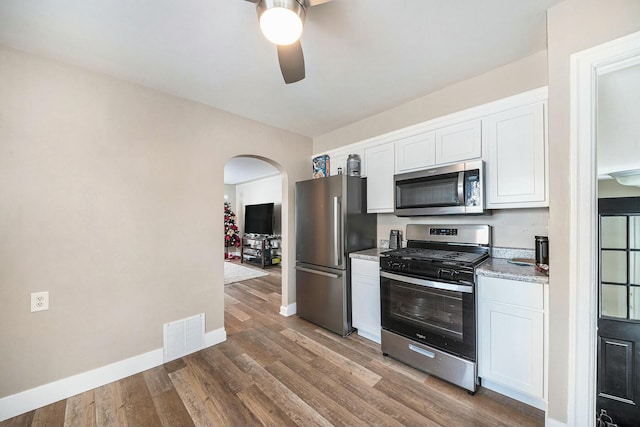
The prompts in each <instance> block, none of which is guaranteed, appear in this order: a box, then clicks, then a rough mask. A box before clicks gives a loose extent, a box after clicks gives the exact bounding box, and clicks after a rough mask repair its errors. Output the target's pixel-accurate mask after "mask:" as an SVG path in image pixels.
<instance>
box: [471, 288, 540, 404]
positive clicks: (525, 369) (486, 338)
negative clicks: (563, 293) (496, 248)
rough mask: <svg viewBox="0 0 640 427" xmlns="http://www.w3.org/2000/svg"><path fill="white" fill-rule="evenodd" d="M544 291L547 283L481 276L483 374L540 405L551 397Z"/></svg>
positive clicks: (480, 365)
mask: <svg viewBox="0 0 640 427" xmlns="http://www.w3.org/2000/svg"><path fill="white" fill-rule="evenodd" d="M544 293H545V291H544V285H543V284H541V283H530V282H521V281H515V280H508V279H499V278H493V277H479V280H478V375H479V376H480V377H481V378H482V379H483V380H486V381H485V385H486V386H487V387H488V388H492V387H491V386H489V385H488V383H489V382H491V383H495V384H497V385H499V386H501V387H502V388H506V389H507V393H505V394H507V395H509V396H511V397H513V398H516V399H519V400H523V401H525V402H526V403H529V404H534V405H535V406H537V407H540V406H539V404H540V402H544V399H545V390H544V383H545V379H544V378H545V339H544V336H545V332H544V331H545V307H546V302H545V298H546V297H544ZM496 390H497V391H500V392H504V390H498V389H496ZM508 391H512V392H515V393H516V394H512V393H508ZM523 395H525V396H528V397H529V398H528V399H523V398H522V396H523ZM530 398H534V400H530ZM543 406H544V404H543Z"/></svg>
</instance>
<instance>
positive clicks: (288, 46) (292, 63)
mask: <svg viewBox="0 0 640 427" xmlns="http://www.w3.org/2000/svg"><path fill="white" fill-rule="evenodd" d="M246 1H249V2H251V3H255V4H256V11H257V12H258V21H259V22H260V28H261V29H262V33H263V34H264V36H265V37H266V38H267V39H268V40H269V41H270V42H272V43H274V44H276V45H277V46H278V61H279V62H280V71H282V77H284V82H285V83H286V84H289V83H295V82H298V81H300V80H302V79H304V76H305V73H304V55H303V53H302V45H301V44H300V35H301V34H302V27H303V25H304V19H305V16H306V14H307V10H308V9H309V8H310V7H312V6H317V5H319V4H322V3H327V2H329V1H331V0H246Z"/></svg>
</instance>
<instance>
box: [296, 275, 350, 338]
mask: <svg viewBox="0 0 640 427" xmlns="http://www.w3.org/2000/svg"><path fill="white" fill-rule="evenodd" d="M348 291H349V281H348V275H347V272H346V271H344V270H333V271H330V270H329V269H317V268H315V267H314V266H309V265H305V264H302V265H297V266H296V295H297V298H296V299H297V302H296V305H297V312H298V316H300V317H301V318H303V319H306V320H308V321H310V322H312V323H315V324H316V325H319V326H322V327H323V328H325V329H328V330H330V331H332V332H335V333H337V334H340V335H342V336H346V335H348V334H349V333H350V332H351V302H350V301H349V292H348Z"/></svg>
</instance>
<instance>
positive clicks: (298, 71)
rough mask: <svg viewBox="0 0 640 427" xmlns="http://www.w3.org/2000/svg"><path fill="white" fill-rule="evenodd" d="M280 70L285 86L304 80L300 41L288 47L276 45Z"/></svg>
mask: <svg viewBox="0 0 640 427" xmlns="http://www.w3.org/2000/svg"><path fill="white" fill-rule="evenodd" d="M278 60H279V61H280V70H281V71H282V77H284V82H285V83H286V84H289V83H295V82H298V81H300V80H302V79H304V55H303V53H302V45H301V44H300V40H298V41H296V42H295V43H291V44H290V45H286V46H285V45H278Z"/></svg>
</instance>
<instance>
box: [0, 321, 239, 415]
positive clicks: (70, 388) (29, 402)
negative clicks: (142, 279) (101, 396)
mask: <svg viewBox="0 0 640 427" xmlns="http://www.w3.org/2000/svg"><path fill="white" fill-rule="evenodd" d="M226 339H227V332H226V331H225V329H224V328H219V329H216V330H214V331H211V332H207V333H206V334H205V340H204V342H205V348H206V347H210V346H212V345H215V344H219V343H221V342H223V341H225V340H226ZM162 363H163V349H162V348H159V349H156V350H152V351H150V352H147V353H143V354H139V355H137V356H134V357H131V358H129V359H124V360H120V361H118V362H115V363H111V364H109V365H106V366H102V367H100V368H96V369H93V370H91V371H87V372H83V373H81V374H77V375H73V376H71V377H67V378H63V379H61V380H58V381H54V382H52V383H49V384H44V385H41V386H38V387H35V388H32V389H30V390H25V391H22V392H20V393H16V394H12V395H11V396H7V397H3V398H2V399H0V421H4V420H7V419H9V418H13V417H15V416H17V415H20V414H24V413H25V412H29V411H33V410H34V409H37V408H41V407H43V406H46V405H50V404H51V403H54V402H57V401H59V400H62V399H67V398H69V397H71V396H75V395H76V394H80V393H84V392H85V391H88V390H91V389H94V388H97V387H100V386H103V385H105V384H109V383H112V382H114V381H118V380H121V379H122V378H126V377H128V376H131V375H134V374H138V373H140V372H143V371H146V370H147V369H151V368H154V367H156V366H159V365H162Z"/></svg>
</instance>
